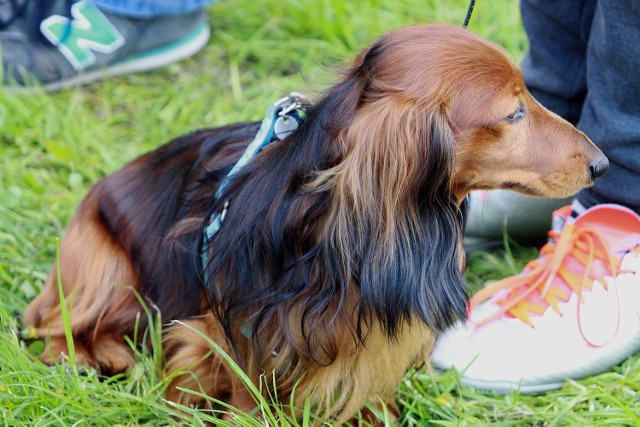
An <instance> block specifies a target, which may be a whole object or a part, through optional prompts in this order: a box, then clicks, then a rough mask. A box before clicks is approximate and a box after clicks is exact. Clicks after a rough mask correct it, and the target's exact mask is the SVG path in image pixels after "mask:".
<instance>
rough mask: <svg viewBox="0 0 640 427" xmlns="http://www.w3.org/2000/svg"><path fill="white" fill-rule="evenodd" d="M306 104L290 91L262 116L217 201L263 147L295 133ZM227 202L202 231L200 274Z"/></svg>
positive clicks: (305, 98)
mask: <svg viewBox="0 0 640 427" xmlns="http://www.w3.org/2000/svg"><path fill="white" fill-rule="evenodd" d="M308 105H309V101H308V99H307V97H305V96H304V95H301V94H299V93H297V92H291V94H289V96H285V97H284V98H281V99H279V100H277V101H276V102H274V103H273V104H271V105H270V106H269V107H268V108H267V111H266V113H265V116H264V119H263V120H262V123H261V124H260V129H259V130H258V133H256V136H255V137H254V138H253V141H251V143H250V144H249V145H248V146H247V148H246V149H245V150H244V153H242V156H240V159H239V160H238V161H237V162H236V164H235V165H233V167H232V168H231V170H230V171H229V173H228V174H227V176H226V177H225V178H224V179H223V180H222V182H221V183H220V186H219V187H218V190H217V191H216V195H215V198H216V199H220V197H222V194H223V193H224V190H225V189H226V188H227V186H228V185H229V183H230V182H231V180H232V179H233V177H234V176H235V175H237V174H238V173H239V172H240V170H241V169H242V168H243V167H244V166H245V165H246V164H247V163H249V162H250V161H251V160H252V159H253V158H254V157H255V156H256V155H257V154H258V153H259V152H260V151H261V150H262V149H263V148H264V147H266V146H267V145H269V144H271V143H273V142H276V141H282V140H283V139H285V138H286V137H287V136H289V135H290V134H291V133H292V132H293V131H294V130H296V129H297V128H298V127H299V126H300V124H302V122H304V120H305V118H306V107H307V106H308ZM230 202H231V200H230V199H227V200H225V202H224V206H223V208H222V212H220V213H216V212H213V213H212V214H211V215H210V216H209V220H208V225H207V226H206V227H205V228H204V233H203V236H202V253H201V255H202V271H203V272H206V270H207V263H208V260H207V251H208V249H209V245H210V243H211V240H212V239H213V237H214V236H215V235H216V234H217V233H218V231H220V228H221V227H222V222H223V221H224V218H225V217H226V216H227V210H228V208H229V203H230Z"/></svg>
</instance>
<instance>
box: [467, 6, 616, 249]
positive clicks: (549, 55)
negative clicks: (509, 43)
mask: <svg viewBox="0 0 640 427" xmlns="http://www.w3.org/2000/svg"><path fill="white" fill-rule="evenodd" d="M595 3H596V1H595V0H586V1H585V0H569V1H562V2H558V1H549V0H523V1H522V2H521V13H522V22H523V25H524V28H525V30H526V32H527V36H528V38H529V50H528V52H527V54H526V56H525V57H524V59H523V61H522V63H521V68H522V74H523V76H524V79H525V82H526V84H527V88H528V89H529V90H530V92H531V94H532V95H533V96H534V97H535V98H536V99H537V100H538V101H540V103H541V104H542V105H544V106H545V107H546V108H548V109H550V110H551V111H553V112H555V113H556V114H558V115H559V116H561V117H563V118H564V119H566V120H568V121H569V122H571V123H573V124H576V123H577V122H578V120H579V119H580V114H581V111H582V106H583V103H584V100H585V96H586V94H587V81H586V63H587V60H586V54H587V42H588V40H589V32H590V29H591V23H592V21H593V14H594V10H595ZM587 135H589V134H588V133H587ZM605 154H606V153H605ZM571 200H572V198H568V199H540V198H538V197H529V196H524V195H521V194H517V193H514V192H512V191H500V190H498V191H488V192H487V191H482V192H474V193H472V194H471V203H470V204H469V206H470V211H469V218H468V222H467V228H466V232H465V245H466V247H467V249H468V250H469V249H471V250H473V249H475V248H478V247H482V246H483V245H484V244H492V243H493V244H501V243H502V237H503V234H504V233H505V231H506V233H507V234H508V235H509V236H510V237H512V238H514V239H515V240H517V241H519V242H521V243H524V242H531V243H538V242H540V241H542V240H544V239H545V238H546V235H547V231H548V230H549V225H550V218H551V213H552V212H553V211H555V210H556V209H559V208H560V207H562V206H565V205H567V204H569V203H571Z"/></svg>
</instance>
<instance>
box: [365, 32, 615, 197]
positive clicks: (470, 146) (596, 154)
mask: <svg viewBox="0 0 640 427" xmlns="http://www.w3.org/2000/svg"><path fill="white" fill-rule="evenodd" d="M355 69H356V70H358V72H359V74H360V76H361V78H362V79H364V82H363V89H362V93H361V97H360V100H359V102H360V114H359V116H358V119H356V121H355V123H354V126H353V127H352V129H356V128H357V130H356V131H357V132H359V133H362V132H363V131H365V132H368V133H369V134H370V135H371V138H374V137H375V138H377V139H378V140H379V141H382V144H383V147H382V149H383V150H386V151H387V153H386V154H390V153H389V152H388V151H389V150H393V148H391V147H386V146H384V144H389V145H395V146H396V147H398V148H400V147H402V149H403V150H404V152H405V153H407V154H409V155H412V157H413V158H414V159H424V156H425V155H427V154H428V156H427V157H428V160H430V161H429V162H428V163H426V164H425V163H424V162H414V163H411V162H403V164H404V165H405V167H415V168H424V167H428V168H430V169H431V170H434V168H435V170H439V169H440V168H441V167H442V165H443V164H446V165H447V167H448V168H449V169H448V171H449V172H450V175H449V176H450V184H451V188H452V189H453V190H454V191H455V193H456V196H457V197H458V200H461V199H462V197H464V195H466V194H467V193H468V192H469V191H471V190H475V189H494V188H504V189H512V190H515V191H518V192H521V193H524V194H528V195H534V196H541V197H552V198H553V197H558V198H559V197H568V196H571V195H573V194H575V193H577V192H578V191H579V190H581V189H582V188H585V187H587V186H590V185H592V184H593V183H594V181H595V180H596V179H597V178H598V177H600V176H601V175H602V174H604V173H605V172H606V171H607V169H608V160H607V159H606V157H605V156H604V155H603V154H602V152H601V151H600V150H599V149H598V148H597V147H595V145H594V144H593V143H592V142H591V141H590V140H589V139H588V138H587V137H586V136H585V135H584V134H583V133H582V132H580V131H578V130H577V129H576V128H575V127H573V126H572V125H571V124H570V123H568V122H567V121H565V120H563V119H562V118H560V117H559V116H557V115H555V114H554V113H552V112H550V111H549V110H547V109H545V108H544V107H543V106H542V105H540V103H538V102H537V101H536V100H535V99H534V98H533V97H532V96H531V94H530V93H529V92H528V90H527V88H526V86H525V83H524V81H523V79H522V75H521V73H520V70H519V69H518V67H517V66H516V65H515V64H514V63H513V62H512V61H511V60H510V59H509V58H508V57H507V56H506V55H505V54H504V53H503V52H502V51H501V50H499V49H497V48H496V47H494V46H492V45H491V44H489V43H488V42H486V41H484V40H483V39H481V38H480V37H478V36H477V35H475V34H473V33H471V32H470V31H468V30H465V29H462V28H459V27H452V26H444V25H432V26H415V27H407V28H403V29H399V30H396V31H394V32H391V33H389V34H387V35H386V36H383V37H382V38H380V39H379V40H378V42H377V43H375V44H374V45H373V46H372V47H371V48H369V49H367V50H365V51H363V52H362V53H361V54H360V56H359V57H358V59H357V61H356V65H355ZM374 116H375V117H378V118H379V119H377V120H374V119H373V117H374ZM385 137H386V138H385ZM356 140H357V139H356V138H352V141H356ZM385 141H386V142H385ZM365 144H366V141H365ZM361 149H367V148H364V147H361ZM426 150H428V151H429V153H427V152H426ZM420 151H422V152H421V153H420ZM415 154H419V155H417V156H416V155H415ZM420 155H421V156H420ZM436 157H437V158H436ZM434 160H435V162H434ZM388 161H392V159H389V160H388ZM433 163H436V164H435V165H434V164H433ZM398 172H400V171H398ZM406 172H407V173H406V174H400V175H404V176H410V175H411V171H410V170H407V171H406Z"/></svg>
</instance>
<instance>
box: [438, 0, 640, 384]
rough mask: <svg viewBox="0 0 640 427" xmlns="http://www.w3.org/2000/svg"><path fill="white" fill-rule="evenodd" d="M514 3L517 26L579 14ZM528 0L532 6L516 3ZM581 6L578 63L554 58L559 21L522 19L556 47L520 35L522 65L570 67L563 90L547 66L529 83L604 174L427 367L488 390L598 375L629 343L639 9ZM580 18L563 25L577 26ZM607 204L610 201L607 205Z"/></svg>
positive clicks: (634, 268)
mask: <svg viewBox="0 0 640 427" xmlns="http://www.w3.org/2000/svg"><path fill="white" fill-rule="evenodd" d="M569 3H573V4H574V6H573V7H569ZM522 4H523V6H525V7H524V8H523V13H524V15H523V19H525V23H526V22H527V19H528V18H527V10H529V12H531V11H532V10H534V11H536V13H537V16H538V18H539V19H541V20H542V21H544V20H545V19H546V18H547V17H561V16H564V15H567V14H571V13H577V12H578V11H580V10H582V11H585V10H589V9H585V8H580V7H578V6H579V5H577V4H576V2H555V1H545V2H543V1H541V0H538V1H523V3H522ZM585 4H587V3H585ZM588 4H591V5H593V3H592V2H591V0H589V2H588ZM532 5H535V6H536V8H529V9H527V6H532ZM559 7H562V8H565V7H567V8H569V9H568V10H558V8H559ZM593 10H594V17H593V21H592V22H593V25H592V26H591V28H592V29H591V32H590V33H588V31H587V32H585V33H584V35H583V36H582V38H583V40H584V41H585V42H586V45H584V43H583V46H582V47H580V46H581V45H580V44H577V45H574V46H573V47H576V48H580V49H578V50H579V51H584V49H583V48H584V47H585V46H586V63H584V62H583V63H582V65H580V64H581V62H580V61H573V60H572V58H574V57H575V58H576V59H577V58H579V57H580V55H574V54H575V52H576V51H573V50H572V46H571V45H568V46H567V49H568V51H567V54H566V59H567V61H566V63H565V64H564V65H562V64H561V63H562V58H559V56H562V55H561V54H562V52H563V50H562V48H561V45H560V43H561V39H560V38H559V36H561V35H562V34H563V33H562V30H561V28H557V27H556V28H554V27H553V26H552V25H551V24H549V25H548V26H547V25H545V24H542V22H540V23H541V25H540V26H537V27H536V26H534V27H532V26H531V25H527V26H526V27H527V31H528V32H529V33H530V31H531V29H532V28H534V29H535V28H537V29H538V30H539V31H540V32H546V33H547V38H548V39H551V40H555V43H556V44H549V45H547V46H546V47H545V46H544V45H541V46H539V45H535V46H534V44H535V42H536V39H535V38H532V39H531V44H532V49H531V51H532V54H531V55H530V56H529V58H530V59H531V60H532V62H531V63H530V64H529V65H532V66H535V65H536V61H537V60H539V61H541V62H542V63H544V62H545V61H552V62H555V61H558V64H556V65H555V67H557V68H556V69H555V70H556V71H560V70H561V69H564V70H565V71H566V72H573V73H574V74H572V75H570V76H569V77H571V76H573V77H575V79H576V81H575V82H574V81H571V79H569V80H568V81H565V84H569V86H568V87H567V88H565V89H564V90H563V89H562V86H561V84H560V81H561V80H562V79H563V78H562V77H558V76H556V75H555V74H554V72H553V71H549V73H548V78H549V82H546V81H545V74H539V75H537V76H535V75H534V76H533V77H535V78H531V80H529V81H530V82H531V84H532V86H534V87H536V88H537V90H538V91H539V96H541V98H543V102H548V103H555V105H556V108H558V110H557V111H559V112H561V113H562V114H569V115H573V116H572V120H577V123H578V127H579V128H581V129H582V130H584V131H585V133H586V134H587V135H588V136H590V137H591V138H592V139H593V140H594V142H595V143H596V144H598V145H599V147H600V148H602V149H603V151H604V152H605V154H607V155H608V156H609V157H610V160H611V172H610V173H609V174H608V179H607V180H606V181H602V182H601V183H599V184H596V185H595V186H594V187H591V188H590V189H588V190H585V191H583V192H581V193H580V194H579V195H578V197H577V199H576V201H574V203H573V204H572V206H571V207H569V206H567V207H565V208H563V209H561V210H559V211H557V212H556V213H555V215H554V228H553V230H552V231H551V232H550V237H551V239H550V241H549V243H547V244H546V245H545V246H544V247H543V248H542V249H541V251H540V256H539V257H538V259H536V260H533V261H531V262H530V263H529V264H527V266H526V267H525V269H524V271H523V272H522V273H521V274H519V275H515V276H512V277H508V278H506V279H503V280H501V281H499V282H496V283H494V284H491V285H489V286H487V287H486V288H484V289H482V290H480V291H479V292H477V293H476V294H475V295H474V296H473V297H472V298H471V300H470V303H469V308H470V310H469V311H470V319H469V320H468V321H467V322H466V323H461V324H460V325H459V326H457V327H455V328H453V329H452V330H450V331H448V332H447V333H446V334H444V336H442V337H440V339H439V340H438V343H437V346H436V349H435V350H434V353H433V355H432V362H433V364H434V365H435V366H436V367H439V368H451V367H455V368H457V369H458V370H460V371H462V373H461V379H462V382H463V383H465V384H467V385H470V386H472V387H476V388H481V389H485V390H492V391H495V392H500V393H508V392H511V391H515V390H519V391H520V392H523V393H526V392H540V391H544V390H549V389H553V388H559V387H561V386H562V384H563V382H564V381H565V380H566V379H569V378H571V379H579V378H583V377H586V376H589V375H595V374H598V373H601V372H604V371H607V370H609V369H610V368H611V367H612V366H614V365H616V364H618V363H620V362H621V361H623V360H624V359H625V358H627V357H628V356H629V355H631V354H633V353H635V352H637V351H639V350H640V216H639V215H638V214H637V212H638V203H639V199H640V174H639V173H640V167H639V166H640V106H638V105H637V100H638V99H640V44H638V42H637V40H639V39H640V29H639V28H638V27H637V23H638V22H640V5H638V4H637V2H635V1H634V0H616V1H613V0H599V1H598V3H597V5H596V7H595V8H594V9H593ZM552 20H553V19H552ZM528 22H529V24H530V23H531V21H528ZM580 22H581V21H576V22H574V23H573V25H574V26H573V27H571V28H573V29H574V30H577V29H579V28H582V27H581V26H579V25H578V24H580ZM587 22H588V21H587ZM587 27H589V25H588V24H587V23H585V27H584V28H587ZM566 32H571V31H569V28H567V31H566ZM573 32H575V31H573ZM575 33H576V34H579V33H577V32H575ZM530 34H531V33H530ZM567 64H569V65H571V64H573V65H574V67H573V68H571V67H569V68H566V67H565V66H566V65H567ZM550 69H551V70H553V67H550ZM585 82H586V87H585V86H584V83H585ZM558 85H560V86H558ZM541 89H542V90H541ZM555 92H560V94H559V95H558V94H556V93H555ZM547 95H550V96H547ZM581 97H585V99H584V103H583V104H582V105H583V107H582V109H581V110H580V114H579V115H578V114H576V109H577V106H578V105H580V102H579V100H580V98H581ZM552 108H553V107H552ZM606 176H607V175H606ZM603 179H604V178H603ZM612 202H615V203H617V204H607V203H612ZM621 204H622V205H623V206H621ZM580 212H581V213H580Z"/></svg>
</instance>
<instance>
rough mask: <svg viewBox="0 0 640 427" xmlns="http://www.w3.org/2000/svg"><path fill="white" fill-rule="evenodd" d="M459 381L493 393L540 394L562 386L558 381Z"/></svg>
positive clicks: (562, 383) (463, 379) (462, 379)
mask: <svg viewBox="0 0 640 427" xmlns="http://www.w3.org/2000/svg"><path fill="white" fill-rule="evenodd" d="M460 382H461V383H462V384H463V385H465V386H467V387H471V388H473V389H475V390H479V391H483V392H489V393H493V394H511V393H520V394H540V393H544V392H547V391H550V390H557V389H559V388H562V386H563V385H564V382H559V383H549V384H534V385H525V384H514V383H511V382H494V381H491V382H485V381H482V380H480V381H478V380H469V379H465V378H461V379H460Z"/></svg>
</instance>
